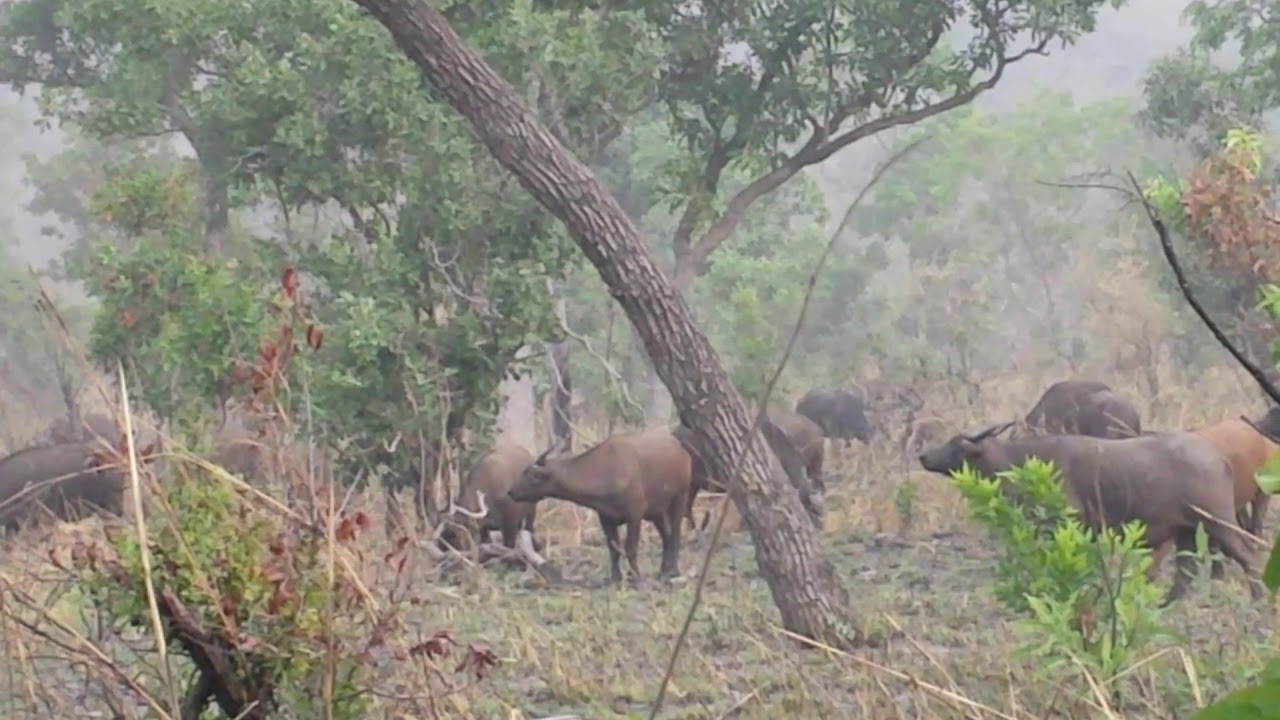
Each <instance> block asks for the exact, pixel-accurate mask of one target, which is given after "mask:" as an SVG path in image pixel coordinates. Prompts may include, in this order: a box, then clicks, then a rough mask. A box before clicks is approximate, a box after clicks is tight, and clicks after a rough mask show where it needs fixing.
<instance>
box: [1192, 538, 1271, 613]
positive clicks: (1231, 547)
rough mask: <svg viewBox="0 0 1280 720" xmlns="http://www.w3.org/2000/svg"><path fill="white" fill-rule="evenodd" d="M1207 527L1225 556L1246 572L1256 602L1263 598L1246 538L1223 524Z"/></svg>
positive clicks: (1250, 591) (1250, 592)
mask: <svg viewBox="0 0 1280 720" xmlns="http://www.w3.org/2000/svg"><path fill="white" fill-rule="evenodd" d="M1205 525H1206V527H1205V530H1208V531H1209V537H1211V538H1214V539H1216V540H1217V541H1218V545H1220V546H1221V547H1222V552H1223V554H1224V555H1226V556H1227V557H1229V558H1231V559H1232V560H1235V561H1236V564H1237V565H1239V566H1240V569H1241V570H1243V571H1244V575H1245V577H1246V578H1248V581H1249V594H1250V595H1251V596H1252V597H1253V599H1254V600H1257V599H1259V598H1261V597H1262V596H1263V594H1264V590H1263V588H1262V582H1261V581H1260V580H1259V578H1258V577H1257V576H1256V575H1255V574H1254V572H1253V559H1252V558H1251V557H1250V552H1249V546H1248V545H1247V544H1246V543H1245V539H1244V537H1243V536H1242V535H1240V534H1239V533H1237V532H1236V530H1235V528H1230V527H1226V526H1225V525H1222V524H1221V523H1217V522H1209V523H1206V524H1205Z"/></svg>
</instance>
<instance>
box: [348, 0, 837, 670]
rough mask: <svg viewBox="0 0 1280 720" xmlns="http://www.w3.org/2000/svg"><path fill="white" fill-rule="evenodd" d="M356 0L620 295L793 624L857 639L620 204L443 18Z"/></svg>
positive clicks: (828, 637)
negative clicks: (737, 462)
mask: <svg viewBox="0 0 1280 720" xmlns="http://www.w3.org/2000/svg"><path fill="white" fill-rule="evenodd" d="M354 1H355V2H356V3H357V4H359V5H361V6H363V7H364V8H366V9H367V10H368V11H369V12H370V13H371V14H372V15H373V16H374V17H376V18H377V19H378V20H379V21H380V22H381V23H382V24H383V25H384V26H386V28H387V29H388V30H389V31H390V32H391V35H392V36H393V37H394V38H395V41H396V43H397V44H398V45H399V46H400V48H401V49H402V50H403V51H404V53H405V54H406V55H407V56H408V57H409V58H410V59H411V60H413V61H414V62H415V63H417V65H418V67H419V68H421V70H422V73H423V75H424V76H425V77H426V79H427V81H428V82H430V83H431V85H432V86H434V87H435V89H436V90H437V91H439V92H440V94H441V95H442V96H443V97H444V98H445V99H446V100H447V101H448V102H449V104H450V105H452V106H453V107H454V108H455V109H457V110H458V111H459V112H460V113H462V114H463V115H464V116H465V117H466V118H467V120H468V121H470V123H471V125H472V127H473V129H474V130H475V132H476V134H477V135H478V136H479V137H480V139H481V140H482V141H483V142H484V143H485V145H486V146H487V147H488V148H489V151H490V152H491V153H492V154H493V156H494V158H495V159H496V160H497V161H498V162H499V163H501V164H502V165H503V167H505V168H506V169H507V170H509V171H510V172H512V173H513V174H514V175H515V176H516V178H517V179H518V180H519V181H520V184H521V185H523V186H524V188H525V189H526V190H528V191H529V192H530V193H531V194H532V195H533V196H534V197H535V198H536V199H537V200H538V202H540V203H541V204H542V205H543V206H545V207H546V208H547V209H548V210H550V211H551V212H552V213H553V214H554V215H555V216H556V217H557V218H559V219H560V220H561V221H562V222H563V223H564V224H565V226H566V227H567V228H568V230H569V232H570V233H571V234H572V236H573V238H574V240H575V241H576V242H577V244H578V247H579V248H581V250H582V252H583V253H585V254H586V256H587V258H588V259H589V260H590V261H591V263H592V264H593V265H594V266H595V268H596V270H597V271H598V272H599V273H600V277H601V278H602V279H603V280H604V282H605V284H607V285H608V286H609V290H610V292H611V294H612V295H613V296H614V297H615V298H616V299H617V301H618V304H620V305H621V306H622V309H623V311H624V312H626V314H627V317H628V318H629V319H630V320H631V323H632V325H633V326H634V327H635V328H636V332H637V334H638V335H639V336H640V338H641V340H642V341H643V342H644V345H645V349H646V350H647V352H648V354H649V357H650V359H651V360H652V361H653V365H654V367H655V369H656V370H657V372H658V375H659V377H661V378H662V381H663V382H664V383H665V384H666V386H667V388H668V389H669V390H670V392H671V396H672V398H673V399H674V401H675V404H676V407H677V408H678V409H679V411H680V418H681V420H682V422H683V423H684V424H685V425H687V426H688V427H689V428H690V429H691V430H692V431H693V436H694V438H695V440H696V442H697V443H698V444H699V445H700V446H701V449H702V453H703V457H704V459H705V460H706V461H707V463H708V465H710V468H709V470H710V471H711V472H712V473H713V474H714V475H715V476H717V477H721V478H726V479H727V480H728V482H729V495H730V497H731V498H732V499H733V502H734V503H735V504H736V505H737V507H738V510H739V512H740V513H741V515H742V517H743V519H744V520H746V523H747V526H748V528H749V529H750V531H751V537H752V540H753V542H754V543H755V548H756V560H757V562H758V563H759V566H760V571H761V574H762V575H763V576H764V578H765V580H766V581H767V582H768V584H769V588H770V590H771V592H772V593H773V599H774V602H775V603H777V606H778V609H779V611H780V614H781V616H782V623H783V625H784V627H786V628H787V629H788V630H791V631H792V632H795V633H797V634H800V635H803V636H806V637H810V638H814V639H818V640H822V641H825V642H828V643H833V644H836V645H840V646H848V645H850V644H852V643H854V642H856V641H857V640H858V638H857V637H856V633H855V632H854V631H853V630H852V629H851V623H849V622H848V621H847V618H848V616H849V596H848V592H847V591H846V590H845V588H844V586H843V585H842V584H841V583H840V579H839V577H838V576H837V575H836V572H835V568H834V567H833V565H832V563H831V561H830V559H829V558H828V557H827V556H826V554H825V553H824V552H823V551H822V549H821V547H820V546H819V543H818V535H817V532H816V531H815V529H814V528H813V526H812V525H811V523H810V521H809V518H808V516H807V515H806V513H805V511H804V509H803V508H802V507H801V504H800V498H799V496H798V495H797V493H796V491H795V489H793V488H792V487H791V485H790V484H789V483H788V481H787V479H786V476H785V475H784V474H783V471H782V468H781V466H780V464H779V462H778V459H777V457H776V456H775V455H774V454H773V453H772V452H771V451H770V450H769V448H768V445H767V443H766V442H765V440H764V438H763V437H762V435H761V434H760V433H755V434H754V435H752V436H751V437H750V438H746V435H747V430H748V429H749V428H750V423H751V420H750V418H749V416H748V415H747V411H746V409H745V408H744V406H743V403H742V398H741V397H740V396H739V395H738V392H737V390H736V389H735V388H734V387H733V385H732V384H731V383H730V382H729V379H728V376H727V375H726V374H725V371H724V368H723V367H722V365H721V364H720V358H719V357H718V356H717V355H716V353H715V351H714V350H713V349H712V347H711V344H710V343H709V342H708V341H707V338H706V336H705V335H704V334H703V333H702V332H701V331H700V330H699V329H698V328H697V327H696V326H695V325H694V323H693V320H692V316H691V314H690V312H689V309H688V307H687V305H686V304H685V302H684V299H683V297H682V296H681V295H680V294H679V293H678V292H677V291H676V290H675V289H674V288H673V287H672V285H671V283H670V282H669V281H668V280H667V278H666V277H665V276H663V274H662V273H661V271H659V269H658V267H657V265H655V264H654V262H653V259H652V258H651V257H650V256H649V254H648V252H647V250H646V249H645V246H644V244H643V243H642V242H641V239H640V236H639V232H638V231H637V230H636V227H635V225H633V224H632V223H631V221H630V219H628V218H627V215H626V213H624V212H623V211H622V208H621V207H620V206H619V205H618V203H617V201H615V200H614V199H613V197H612V196H610V195H609V193H608V191H607V190H606V189H605V188H604V186H603V185H602V184H601V183H600V182H599V181H598V180H597V179H596V178H595V176H594V175H593V174H592V173H591V171H590V170H589V169H588V168H587V167H586V166H585V165H584V164H582V163H581V162H580V161H578V159H577V158H575V157H574V156H573V155H572V154H571V153H570V152H569V151H568V150H566V149H565V148H564V147H563V146H562V145H561V144H560V143H559V142H558V141H557V140H556V139H555V138H554V137H553V136H552V135H551V134H550V133H548V132H547V131H546V129H545V128H544V127H542V125H541V124H540V123H539V122H538V121H537V119H536V118H535V117H534V116H533V114H532V113H531V112H530V111H529V110H528V109H527V108H526V107H524V105H523V104H522V103H521V102H520V101H519V100H518V99H517V97H516V93H515V90H514V89H513V88H512V87H511V85H509V84H508V83H507V82H505V81H504V80H503V79H502V78H501V77H499V76H498V74H497V73H496V72H494V70H493V68H491V67H490V66H489V65H488V63H486V62H485V61H484V60H483V59H482V58H481V57H480V56H479V55H478V54H477V53H476V52H475V51H473V50H472V49H471V48H469V47H467V46H466V45H465V44H464V43H463V41H462V39H461V38H459V37H458V35H457V33H455V32H454V31H453V28H452V27H450V26H449V23H448V21H447V20H446V19H445V18H444V16H443V15H441V14H440V12H439V11H437V10H436V9H435V8H433V7H430V6H428V5H427V4H426V3H424V2H421V0H354ZM744 439H746V442H747V443H748V445H747V446H744V444H743V442H744ZM748 450H749V453H748V454H747V456H746V458H745V460H744V462H743V465H742V469H741V472H740V473H739V474H736V475H735V474H731V471H732V470H733V469H734V468H733V463H734V459H735V458H738V457H741V456H742V454H743V453H744V452H746V451H748Z"/></svg>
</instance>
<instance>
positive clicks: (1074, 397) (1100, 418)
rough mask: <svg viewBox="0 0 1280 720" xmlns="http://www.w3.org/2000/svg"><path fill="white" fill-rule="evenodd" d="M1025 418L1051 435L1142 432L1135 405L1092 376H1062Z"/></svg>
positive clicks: (1122, 435)
mask: <svg viewBox="0 0 1280 720" xmlns="http://www.w3.org/2000/svg"><path fill="white" fill-rule="evenodd" d="M1025 422H1026V424H1027V426H1029V427H1030V428H1032V429H1034V430H1038V431H1041V432H1047V433H1049V434H1052V435H1087V436H1090V437H1096V438H1116V439H1118V438H1126V437H1134V436H1136V435H1139V434H1141V433H1142V423H1141V419H1140V417H1139V415H1138V410H1137V408H1135V407H1134V406H1133V404H1132V403H1130V402H1129V401H1128V400H1126V399H1124V398H1123V397H1121V396H1120V395H1118V394H1117V393H1116V392H1115V391H1114V390H1112V389H1111V387H1110V386H1109V385H1107V384H1106V383H1101V382H1097V381H1093V380H1063V381H1061V382H1057V383H1054V384H1053V385H1050V386H1049V388H1048V389H1046V390H1045V391H1044V394H1043V395H1041V396H1040V400H1039V401H1038V402H1036V404H1035V407H1033V408H1031V411H1030V412H1029V413H1027V416H1026V418H1025Z"/></svg>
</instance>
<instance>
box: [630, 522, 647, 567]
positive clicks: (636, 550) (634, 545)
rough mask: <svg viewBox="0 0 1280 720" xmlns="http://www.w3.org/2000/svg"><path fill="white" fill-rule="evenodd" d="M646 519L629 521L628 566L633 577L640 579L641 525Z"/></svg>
mask: <svg viewBox="0 0 1280 720" xmlns="http://www.w3.org/2000/svg"><path fill="white" fill-rule="evenodd" d="M642 522H644V518H628V519H627V548H626V549H627V564H628V565H630V566H631V576H632V577H633V578H634V579H636V580H639V579H640V525H641V523H642Z"/></svg>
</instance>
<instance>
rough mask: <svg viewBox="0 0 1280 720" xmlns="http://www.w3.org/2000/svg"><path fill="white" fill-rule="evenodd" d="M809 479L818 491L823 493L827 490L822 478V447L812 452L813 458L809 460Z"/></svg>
mask: <svg viewBox="0 0 1280 720" xmlns="http://www.w3.org/2000/svg"><path fill="white" fill-rule="evenodd" d="M808 471H809V479H810V480H812V481H813V486H814V487H815V488H817V489H818V492H820V493H825V492H826V491H827V483H826V481H825V480H824V479H823V478H822V449H821V448H819V449H818V452H816V453H814V455H813V459H812V460H810V461H809V467H808Z"/></svg>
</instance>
